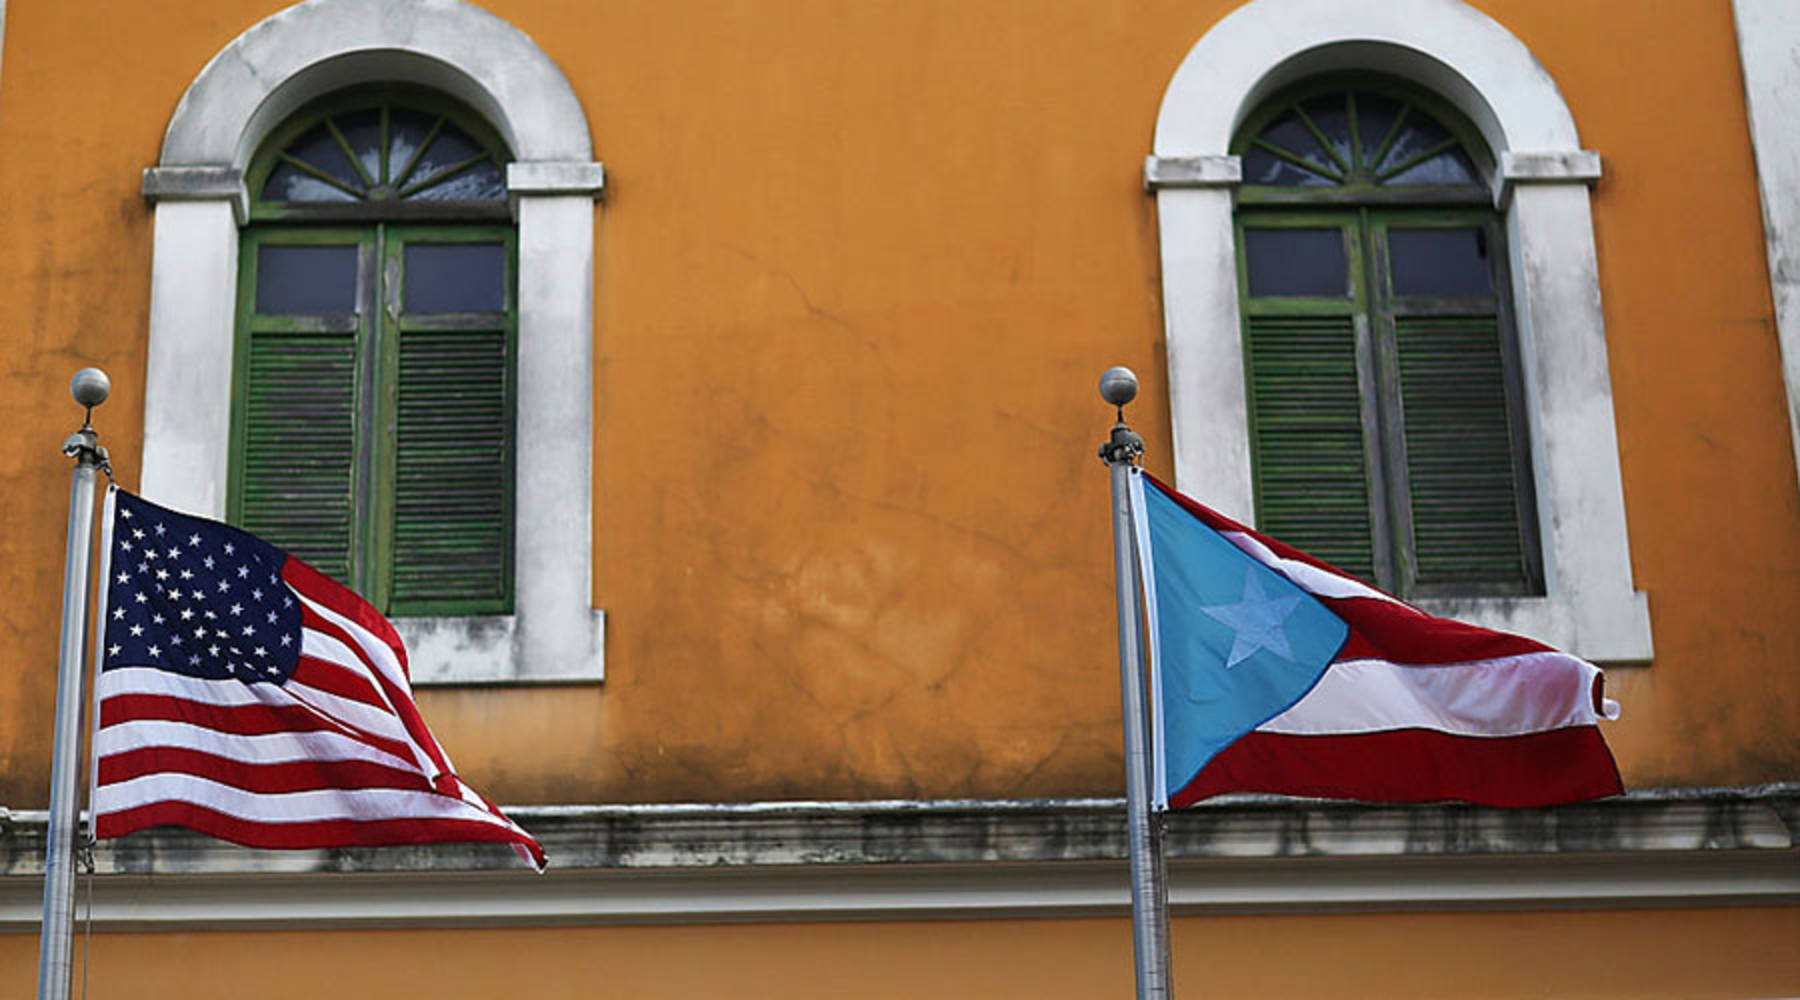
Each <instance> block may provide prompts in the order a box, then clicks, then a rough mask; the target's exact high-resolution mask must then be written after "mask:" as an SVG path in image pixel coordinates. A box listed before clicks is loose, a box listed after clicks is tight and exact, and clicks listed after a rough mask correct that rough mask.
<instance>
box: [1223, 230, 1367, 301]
mask: <svg viewBox="0 0 1800 1000" xmlns="http://www.w3.org/2000/svg"><path fill="white" fill-rule="evenodd" d="M1244 258H1245V261H1246V263H1247V265H1248V268H1247V269H1248V271H1249V274H1250V294H1251V295H1253V296H1259V297H1260V296H1265V295H1325V296H1330V297H1332V298H1343V297H1344V296H1346V295H1348V294H1350V278H1349V272H1348V269H1347V267H1346V262H1345V259H1344V236H1343V233H1342V232H1341V231H1340V230H1336V229H1246V230H1244Z"/></svg>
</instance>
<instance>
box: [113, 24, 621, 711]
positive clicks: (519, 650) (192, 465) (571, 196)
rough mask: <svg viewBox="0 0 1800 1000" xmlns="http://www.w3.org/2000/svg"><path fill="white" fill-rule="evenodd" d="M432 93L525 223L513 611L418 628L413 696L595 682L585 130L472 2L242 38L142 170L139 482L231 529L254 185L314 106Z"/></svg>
mask: <svg viewBox="0 0 1800 1000" xmlns="http://www.w3.org/2000/svg"><path fill="white" fill-rule="evenodd" d="M378 81H381V82H390V81H401V82H408V83H415V84H419V85H423V86H428V87H431V88H434V89H436V90H439V91H442V92H444V93H447V94H449V95H450V96H452V97H455V98H457V99H459V100H461V101H463V102H464V103H466V104H468V105H469V106H470V107H471V108H473V109H474V110H475V111H477V112H478V113H480V114H482V115H483V116H485V117H486V118H487V119H488V121H489V122H490V123H492V124H493V125H494V127H495V128H496V129H497V130H498V131H499V132H500V134H501V135H502V136H503V137H504V138H505V140H506V141H507V143H508V145H509V146H510V147H511V149H512V151H513V154H514V156H515V162H513V163H512V164H511V165H510V166H509V168H508V171H507V178H508V183H509V187H510V188H511V197H512V199H513V204H514V212H515V215H516V217H517V220H518V226H519V354H518V358H519V360H518V364H519V372H518V378H519V386H518V400H519V403H518V414H517V426H516V428H515V435H516V439H517V442H518V445H517V448H518V452H517V456H516V463H515V468H516V476H515V497H516V506H517V515H516V521H515V523H514V547H515V548H514V587H513V590H514V607H515V613H514V614H512V615H507V616H497V617H485V618H475V619H455V618H443V619H429V620H403V621H400V622H397V623H396V624H397V625H398V626H399V627H400V630H401V633H402V635H403V636H405V637H406V639H407V643H408V648H409V652H410V654H411V661H412V667H413V676H414V681H415V682H416V683H426V684H429V683H508V682H537V683H544V682H549V683H556V682H578V681H586V682H591V681H599V680H601V679H602V678H603V677H604V672H605V661H604V650H605V616H604V614H603V613H602V612H601V611H599V610H597V609H595V608H594V607H593V600H592V580H593V572H592V559H593V544H592V523H593V501H592V481H593V476H592V471H593V454H594V448H593V329H594V324H593V315H594V286H593V282H594V241H593V237H594V211H595V209H594V199H595V198H596V197H597V196H598V195H599V194H600V191H601V186H602V183H603V176H602V173H601V168H600V164H598V163H595V162H593V144H592V140H591V138H590V136H589V133H588V127H587V119H586V116H585V114H584V113H583V111H582V108H581V102H580V101H579V99H578V98H577V97H576V95H575V92H574V90H573V88H571V87H570V86H569V82H568V79H567V78H566V77H565V76H564V75H563V73H562V71H561V70H560V69H559V68H558V67H557V66H556V64H555V63H554V62H553V61H552V60H551V59H550V58H549V56H547V55H546V54H545V53H544V52H543V50H541V49H539V48H538V46H537V45H536V43H534V42H533V41H532V40H531V39H530V38H529V37H527V36H526V35H525V34H524V33H523V32H521V31H519V30H518V29H517V28H515V27H513V26H512V25H510V24H508V23H506V22H505V21H503V20H501V19H500V18H498V17H495V16H494V15H492V14H490V13H488V12H486V11H484V10H481V9H480V8H478V7H475V6H473V5H471V4H467V3H463V2H461V0H308V2H306V3H301V4H297V5H295V6H293V7H289V8H287V9H286V10H283V11H281V12H279V13H276V14H274V15H272V16H270V17H268V18H267V19H265V20H263V21H261V22H260V23H258V24H256V25H254V26H253V27H251V28H249V29H248V30H246V31H245V32H244V33H243V34H241V35H239V36H238V37H237V38H235V39H233V40H232V42H231V43H230V44H229V45H227V46H225V48H224V49H222V50H221V51H220V52H219V53H218V55H216V56H215V57H213V59H212V60H211V61H210V62H209V63H207V65H206V67H205V68H204V69H202V70H201V71H200V73H199V75H198V76H197V77H195V79H194V81H193V83H192V84H191V85H190V86H189V87H188V89H187V92H186V93H185V94H184V95H183V96H182V98H181V101H180V103H179V105H178V106H177V107H176V110H175V114H174V116H173V117H172V118H171V119H170V122H169V127H168V130H167V132H166V133H165V135H164V139H163V149H162V158H161V160H160V161H159V163H158V164H157V165H156V166H155V167H152V168H150V169H149V170H147V171H146V172H145V180H144V191H145V195H146V197H148V198H149V199H150V200H151V201H152V203H153V204H154V205H155V219H156V222H155V235H154V243H153V251H152V253H153V263H152V275H151V296H150V341H149V351H148V359H147V364H146V373H145V379H146V385H145V391H144V458H143V478H142V483H141V488H142V490H143V492H144V494H145V495H146V496H148V497H150V498H152V499H154V500H156V501H158V502H160V503H165V504H168V505H170V506H173V507H177V508H180V509H183V510H188V511H191V512H193V513H196V514H201V515H205V516H210V517H220V516H222V515H223V514H224V511H225V499H226V497H225V491H226V483H227V481H228V476H227V473H228V466H229V461H230V431H231V358H232V343H233V326H234V322H235V316H236V293H237V266H238V261H237V257H238V249H237V248H238V229H239V227H240V226H241V225H242V224H243V222H244V208H245V205H246V197H245V192H244V190H243V171H244V168H245V166H246V165H247V164H248V162H249V158H250V157H251V156H252V155H253V154H254V153H255V151H256V149H257V147H258V146H259V145H260V144H261V142H262V140H263V139H264V138H265V137H266V136H267V135H268V134H269V132H270V130H272V129H273V128H275V127H276V126H277V125H279V124H280V123H281V122H282V121H283V120H284V119H286V118H287V117H288V116H289V115H291V114H292V113H293V112H294V111H295V110H296V109H298V108H299V107H301V106H302V105H304V104H305V103H306V102H308V101H310V100H312V99H314V98H316V97H318V96H321V95H323V94H325V93H329V92H330V91H333V90H336V89H338V88H341V87H346V86H352V85H355V84H359V83H372V82H378Z"/></svg>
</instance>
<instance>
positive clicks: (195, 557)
mask: <svg viewBox="0 0 1800 1000" xmlns="http://www.w3.org/2000/svg"><path fill="white" fill-rule="evenodd" d="M107 511H108V513H107V525H108V535H109V537H110V544H109V548H108V550H107V557H106V560H105V562H104V563H103V565H104V566H105V569H106V572H107V574H108V576H107V588H106V594H107V599H106V611H105V616H106V619H105V637H104V643H103V645H104V648H103V649H102V650H101V661H100V662H101V667H100V676H99V680H98V689H97V691H96V700H97V702H98V704H99V712H98V717H99V728H98V730H97V732H96V734H95V746H94V754H95V757H96V767H95V772H96V777H95V796H94V815H95V817H96V824H95V833H96V836H98V837H103V838H104V837H118V836H123V835H124V834H128V833H131V832H133V831H135V830H141V829H144V828H146V827H152V826H161V825H175V826H185V827H189V828H191V829H194V830H198V831H200V832H202V833H206V834H209V835H211V836H214V837H218V838H221V839H223V840H229V841H232V842H233V843H238V844H244V845H247V846H250V847H268V848H318V847H348V846H374V845H392V844H421V843H435V842H440V841H492V842H500V843H507V844H511V845H513V846H514V848H515V849H517V850H518V851H519V853H520V854H521V855H522V856H524V857H526V858H527V859H528V860H529V861H530V862H531V863H532V865H533V866H534V867H535V868H537V869H538V870H539V871H542V870H543V866H544V852H543V849H542V848H541V847H539V845H538V843H537V841H536V840H534V839H532V837H531V836H530V835H529V834H527V833H526V832H525V831H524V830H522V829H520V828H519V826H518V825H517V824H515V823H513V822H512V821H511V820H509V819H507V818H506V816H505V815H504V814H502V813H501V812H500V810H499V809H497V808H495V807H494V805H493V804H492V803H490V802H488V801H487V800H486V799H484V798H483V797H482V796H481V795H479V794H478V793H477V792H476V791H475V790H474V789H472V788H470V787H469V786H468V785H467V784H466V783H464V782H463V780H462V779H461V778H459V777H457V775H456V772H455V770H454V768H453V767H452V766H451V764H450V759H449V757H448V756H447V755H446V754H445V753H444V749H443V747H441V746H439V745H438V742H437V740H436V739H435V738H434V737H433V736H432V735H431V732H430V730H429V729H427V728H426V726H425V721H424V719H423V718H421V717H420V715H419V711H418V708H417V707H416V706H415V705H414V704H413V699H412V688H411V684H410V682H409V680H408V674H407V667H406V649H405V647H404V646H403V645H402V644H401V642H400V637H399V635H398V634H397V633H396V632H395V631H394V628H393V626H392V625H391V624H389V623H388V621H387V620H386V619H385V618H383V617H382V616H381V614H380V613H379V612H377V611H376V610H375V609H374V608H373V607H371V606H370V605H369V604H368V603H367V602H366V601H364V600H363V599H362V598H360V597H358V596H357V595H356V594H354V593H352V592H351V591H350V590H349V589H348V588H346V587H344V586H343V585H341V584H339V583H337V582H335V581H333V580H331V579H330V578H328V577H326V576H325V575H324V574H322V573H320V572H319V571H318V570H315V569H313V568H312V567H311V566H308V565H307V564H306V563H304V562H302V561H300V560H299V559H296V558H294V557H292V556H290V555H288V554H287V553H285V552H283V551H282V550H281V549H279V548H276V547H275V546H273V545H270V544H269V543H268V542H265V541H263V540H262V539H259V538H257V537H256V536H254V535H251V534H249V533H248V532H245V531H241V530H239V529H237V528H233V527H231V526H230V525H226V524H221V523H219V522H217V521H209V520H206V519H203V518H197V517H189V516H187V515H185V514H179V513H176V512H175V511H172V510H168V509H166V508H163V507H159V506H157V505H155V504H152V503H149V502H148V501H146V500H144V499H143V498H141V497H137V496H133V495H132V494H130V493H127V492H125V491H123V490H116V489H115V490H113V491H111V492H110V493H109V494H108V497H107Z"/></svg>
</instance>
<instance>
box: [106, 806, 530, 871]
mask: <svg viewBox="0 0 1800 1000" xmlns="http://www.w3.org/2000/svg"><path fill="white" fill-rule="evenodd" d="M153 826H185V827H188V828H189V829H192V830H198V831H200V832H201V833H204V834H208V835H209V836H213V837H218V838H219V839H220V840H229V841H231V842H232V843H234V844H242V845H243V846H245V847H265V848H279V849H287V850H295V849H304V848H317V847H351V846H354V847H389V846H393V845H397V844H435V843H439V842H442V841H471V840H474V841H484V842H487V843H496V844H516V845H519V846H521V847H523V848H525V849H526V850H528V851H529V852H531V855H532V857H533V858H534V859H535V860H536V862H537V864H538V865H539V866H540V867H541V866H542V865H543V862H544V853H543V851H542V849H540V848H539V847H538V846H537V842H536V841H534V840H532V839H531V838H530V837H529V836H526V835H524V834H521V833H517V832H514V831H513V830H510V829H508V828H506V827H504V826H500V825H496V824H491V823H484V822H482V821H480V820H467V819H401V818H390V819H371V820H348V819H332V820H309V821H302V822H294V823H252V822H246V821H244V820H241V819H238V818H237V817H235V816H231V815H229V814H226V813H222V812H219V811H218V810H216V809H208V808H206V807H205V806H200V805H195V804H193V803H191V802H152V803H150V804H149V805H144V806H137V807H134V808H131V809H124V810H120V811H119V812H112V813H101V814H100V818H99V822H98V824H97V826H96V831H95V832H96V836H98V837H100V838H102V839H104V838H107V837H122V836H124V835H125V834H128V833H133V832H135V831H138V830H143V829H147V828H149V827H153Z"/></svg>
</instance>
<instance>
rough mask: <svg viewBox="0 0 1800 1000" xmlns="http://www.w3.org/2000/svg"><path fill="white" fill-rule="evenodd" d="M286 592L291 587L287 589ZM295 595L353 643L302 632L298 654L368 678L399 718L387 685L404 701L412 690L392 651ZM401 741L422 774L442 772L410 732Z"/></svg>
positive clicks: (445, 757)
mask: <svg viewBox="0 0 1800 1000" xmlns="http://www.w3.org/2000/svg"><path fill="white" fill-rule="evenodd" d="M289 589H292V588H291V587H290V588H289ZM295 594H297V595H298V596H299V597H300V600H302V601H304V602H306V606H307V607H309V608H312V609H313V610H314V611H316V612H318V614H319V616H320V617H322V618H324V619H325V620H326V621H329V622H331V623H333V624H334V625H336V626H338V627H339V628H341V629H343V630H344V633H345V634H346V635H348V636H349V637H350V638H351V639H352V640H353V641H354V642H355V643H356V645H355V646H350V645H347V644H346V643H344V642H343V640H341V639H339V638H337V637H336V636H333V635H329V634H327V633H324V632H320V631H317V630H315V629H310V628H309V629H302V630H301V638H300V652H301V655H303V656H310V657H312V658H314V659H317V660H323V661H325V662H327V663H333V664H336V665H338V666H340V667H343V668H344V669H346V670H349V671H352V672H353V673H356V674H357V675H359V676H361V677H365V678H368V681H369V684H370V685H371V686H372V687H373V688H374V689H375V693H376V694H377V695H379V696H380V697H381V699H382V701H384V702H386V703H387V706H388V710H389V711H390V712H392V713H393V714H394V716H395V718H398V717H399V714H400V713H399V710H398V708H397V707H396V706H395V705H394V695H393V694H392V693H390V692H389V690H388V684H391V685H392V686H393V687H394V688H395V689H397V690H398V691H399V693H400V696H401V697H403V698H407V699H411V697H412V687H411V685H409V684H408V683H407V682H406V675H405V673H404V672H403V671H401V670H400V661H399V660H398V659H396V658H395V657H394V651H393V650H392V649H389V648H388V646H387V644H386V643H384V642H382V641H381V640H380V639H379V638H377V637H376V636H374V635H373V634H371V633H370V632H369V631H368V630H366V629H364V628H363V627H362V626H360V625H358V624H356V623H355V622H353V621H351V620H350V619H349V618H346V617H344V616H343V615H340V614H338V613H337V612H335V611H333V610H331V609H330V608H328V607H326V606H325V605H323V604H320V603H319V602H318V601H315V600H313V599H311V598H309V597H307V596H306V595H304V594H300V592H299V591H295ZM383 676H385V677H386V678H387V681H388V684H383V683H382V677H383ZM402 738H403V739H404V740H405V741H406V744H407V745H408V746H410V747H411V748H412V752H413V755H414V756H415V757H416V758H417V759H418V761H417V762H418V766H419V769H420V770H421V771H423V772H424V773H425V774H428V775H430V776H432V777H434V778H435V777H436V776H437V775H438V774H439V773H442V772H440V771H439V770H438V768H437V765H436V764H434V763H433V762H432V759H431V750H430V749H428V748H426V747H423V746H421V745H420V744H419V741H418V740H415V739H414V738H413V737H412V734H411V733H408V734H406V736H404V737H402ZM435 749H436V750H437V751H438V753H439V755H441V756H442V757H443V760H444V768H445V770H446V771H451V770H454V768H453V767H452V766H451V765H450V757H449V755H448V754H445V753H444V751H443V748H442V747H436V748H435Z"/></svg>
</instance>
